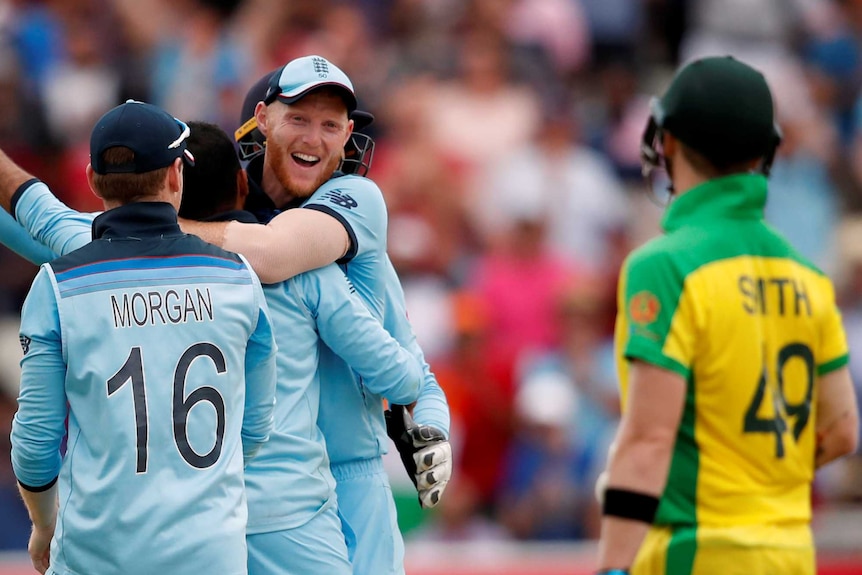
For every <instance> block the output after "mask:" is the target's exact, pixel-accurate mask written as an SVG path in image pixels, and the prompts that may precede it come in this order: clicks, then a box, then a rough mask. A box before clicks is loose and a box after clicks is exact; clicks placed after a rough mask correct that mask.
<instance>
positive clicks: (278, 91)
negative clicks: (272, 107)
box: [263, 56, 356, 113]
mask: <svg viewBox="0 0 862 575" xmlns="http://www.w3.org/2000/svg"><path fill="white" fill-rule="evenodd" d="M325 86H330V87H333V88H337V89H338V91H339V92H340V93H341V97H342V98H343V99H344V103H345V104H346V105H347V112H348V113H350V112H352V111H353V110H355V109H356V94H355V93H354V92H353V84H352V83H351V82H350V78H348V77H347V74H345V73H344V72H342V71H341V69H340V68H338V67H337V66H336V65H335V64H333V63H332V62H330V61H329V60H327V59H326V58H323V57H322V56H303V57H302V58H297V59H295V60H291V61H290V62H288V63H287V64H285V65H284V67H282V68H281V69H279V70H276V71H275V73H273V75H272V76H271V78H270V82H269V88H268V89H267V91H266V97H265V98H264V99H263V102H264V103H265V104H267V105H269V104H271V103H272V102H274V101H275V100H276V99H278V100H280V101H282V102H284V103H285V104H293V103H294V102H297V101H298V100H300V99H302V98H303V97H304V96H305V95H306V94H308V93H309V92H312V91H314V90H317V89H318V88H323V87H325Z"/></svg>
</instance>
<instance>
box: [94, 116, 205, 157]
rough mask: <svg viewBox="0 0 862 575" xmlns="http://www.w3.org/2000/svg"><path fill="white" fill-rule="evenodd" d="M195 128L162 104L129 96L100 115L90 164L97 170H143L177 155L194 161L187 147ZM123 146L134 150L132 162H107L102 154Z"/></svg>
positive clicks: (95, 128) (95, 129) (95, 130)
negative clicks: (160, 105)
mask: <svg viewBox="0 0 862 575" xmlns="http://www.w3.org/2000/svg"><path fill="white" fill-rule="evenodd" d="M190 133H191V130H189V127H188V126H187V125H186V124H185V123H183V122H181V121H180V120H177V119H176V118H174V117H173V116H171V115H170V114H168V113H167V112H165V111H164V110H162V109H161V108H159V107H157V106H153V105H152V104H147V103H144V102H138V101H137V100H126V102H125V103H123V104H120V105H119V106H117V107H116V108H114V109H112V110H110V111H109V112H107V113H106V114H105V115H104V116H102V117H101V118H99V121H98V122H96V126H95V127H94V128H93V132H92V134H91V135H90V164H91V165H92V166H93V171H94V172H96V173H97V174H142V173H144V172H151V171H153V170H158V169H159V168H164V167H166V166H170V165H171V164H172V163H173V161H174V160H176V159H177V158H183V159H184V160H185V161H186V163H188V164H189V165H192V166H193V165H194V156H192V154H191V152H189V151H188V150H187V149H186V141H185V140H186V138H188V137H189V134H190ZM117 146H123V147H125V148H129V149H130V150H132V152H133V153H134V159H133V160H132V161H131V162H128V163H126V164H122V165H110V166H107V165H105V163H104V161H103V159H102V154H103V153H104V152H105V150H107V149H108V148H113V147H117Z"/></svg>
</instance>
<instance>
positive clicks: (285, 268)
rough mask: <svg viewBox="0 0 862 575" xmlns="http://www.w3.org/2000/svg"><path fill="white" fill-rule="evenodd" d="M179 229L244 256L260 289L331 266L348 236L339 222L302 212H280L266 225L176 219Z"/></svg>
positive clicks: (346, 242)
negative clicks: (257, 279)
mask: <svg viewBox="0 0 862 575" xmlns="http://www.w3.org/2000/svg"><path fill="white" fill-rule="evenodd" d="M180 227H182V229H183V231H184V232H186V233H189V234H194V235H196V236H198V237H200V238H201V239H202V240H204V241H206V242H209V243H211V244H215V245H217V246H220V247H222V248H224V249H226V250H229V251H232V252H236V253H239V254H242V255H243V256H245V257H246V259H247V260H248V261H249V263H250V264H251V267H252V269H254V271H255V273H257V275H258V277H260V281H261V282H263V283H265V284H271V283H278V282H281V281H284V280H287V279H290V278H292V277H293V276H295V275H297V274H300V273H302V272H307V271H309V270H313V269H317V268H319V267H323V266H325V265H327V264H331V263H333V262H334V261H336V260H338V259H339V258H341V257H342V256H344V254H346V253H347V249H348V247H349V246H350V239H349V238H348V236H347V231H346V230H345V229H344V226H343V225H342V224H341V223H340V222H339V221H338V220H336V219H335V218H333V217H332V216H330V215H328V214H325V213H323V212H319V211H316V210H307V209H301V208H298V209H292V210H287V211H285V212H282V213H280V214H278V215H277V216H276V217H274V218H273V219H272V221H271V222H269V223H268V224H266V225H262V224H244V223H241V222H193V221H189V220H180Z"/></svg>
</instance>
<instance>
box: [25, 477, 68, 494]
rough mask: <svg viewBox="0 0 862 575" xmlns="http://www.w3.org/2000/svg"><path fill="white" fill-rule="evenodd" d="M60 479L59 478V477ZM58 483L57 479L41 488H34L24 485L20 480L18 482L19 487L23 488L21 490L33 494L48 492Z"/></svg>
mask: <svg viewBox="0 0 862 575" xmlns="http://www.w3.org/2000/svg"><path fill="white" fill-rule="evenodd" d="M58 477H59V476H58ZM55 483H57V477H55V478H54V479H52V480H51V481H49V482H48V483H47V484H45V485H42V486H41V487H33V486H32V485H27V484H26V483H22V482H21V481H20V480H19V481H18V485H20V486H21V489H23V490H24V491H29V492H31V493H42V492H44V491H48V490H49V489H51V488H52V487H54V484H55Z"/></svg>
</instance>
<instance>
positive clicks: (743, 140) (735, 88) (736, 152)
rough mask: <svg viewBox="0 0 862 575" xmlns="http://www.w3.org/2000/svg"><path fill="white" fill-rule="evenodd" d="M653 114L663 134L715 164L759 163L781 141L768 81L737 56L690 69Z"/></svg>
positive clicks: (701, 62)
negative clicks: (754, 161)
mask: <svg viewBox="0 0 862 575" xmlns="http://www.w3.org/2000/svg"><path fill="white" fill-rule="evenodd" d="M652 113H653V116H654V118H655V120H656V122H657V123H658V125H659V126H661V127H662V129H665V130H667V131H668V132H670V133H671V134H673V135H674V136H675V137H676V138H678V139H679V140H680V141H682V142H683V143H684V144H686V145H688V146H689V147H691V148H692V149H694V150H695V151H697V152H700V153H701V154H703V155H704V156H705V157H706V158H707V159H709V160H712V161H721V162H728V163H733V162H742V161H747V160H753V159H756V158H759V157H761V156H764V155H765V154H766V153H768V151H769V150H770V148H771V147H772V145H773V143H774V138H776V128H775V120H774V114H775V113H774V109H773V100H772V93H771V92H770V90H769V85H768V84H767V83H766V79H765V78H764V77H763V74H761V73H760V72H758V71H757V70H755V69H754V68H752V67H750V66H748V65H747V64H744V63H742V62H740V61H739V60H736V59H735V58H733V57H731V56H722V57H709V58H703V59H700V60H695V61H693V62H691V63H690V64H688V65H686V66H684V67H683V68H682V69H681V70H680V71H679V72H678V73H677V74H676V76H675V77H674V79H673V80H672V82H671V84H670V87H668V90H667V92H665V94H664V96H662V98H661V99H660V100H657V101H654V102H653V110H652Z"/></svg>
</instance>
